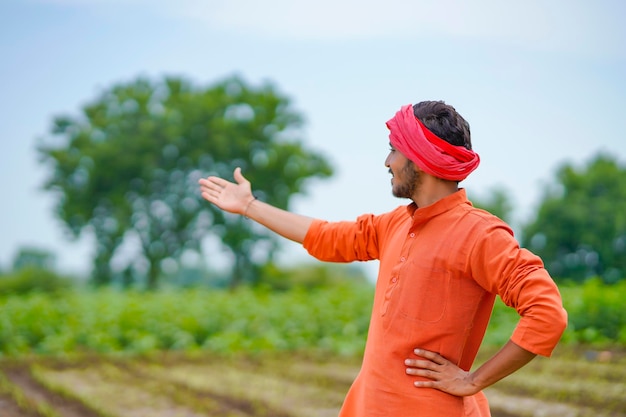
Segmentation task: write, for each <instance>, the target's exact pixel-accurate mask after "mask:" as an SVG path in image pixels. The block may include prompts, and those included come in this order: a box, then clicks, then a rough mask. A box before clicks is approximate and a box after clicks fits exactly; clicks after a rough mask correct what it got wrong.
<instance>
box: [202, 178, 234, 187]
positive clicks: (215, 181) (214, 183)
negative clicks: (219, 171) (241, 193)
mask: <svg viewBox="0 0 626 417" xmlns="http://www.w3.org/2000/svg"><path fill="white" fill-rule="evenodd" d="M198 182H199V183H200V185H203V186H205V187H207V188H210V189H215V188H216V187H218V188H225V187H226V186H227V185H228V184H230V182H228V181H226V180H225V179H223V178H220V177H208V178H201V179H199V180H198Z"/></svg>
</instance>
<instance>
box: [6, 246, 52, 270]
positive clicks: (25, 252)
mask: <svg viewBox="0 0 626 417" xmlns="http://www.w3.org/2000/svg"><path fill="white" fill-rule="evenodd" d="M55 263H56V256H55V255H54V254H53V253H52V252H50V251H48V250H46V249H40V248H35V247H22V248H20V249H19V250H18V251H17V253H16V254H15V257H14V258H13V271H18V270H20V269H23V268H25V267H35V268H39V269H48V270H52V269H54V267H55Z"/></svg>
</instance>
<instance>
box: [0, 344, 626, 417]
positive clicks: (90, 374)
mask: <svg viewBox="0 0 626 417" xmlns="http://www.w3.org/2000/svg"><path fill="white" fill-rule="evenodd" d="M358 369H359V361H358V358H356V357H337V356H334V357H329V356H325V357H322V356H317V355H306V354H302V353H300V354H294V353H292V354H281V355H270V354H264V355H260V356H259V355H256V356H240V355H237V356H219V355H210V354H206V353H202V354H181V353H159V354H152V355H142V356H133V357H124V356H115V355H98V356H81V357H73V358H65V359H59V358H54V359H53V358H30V359H21V360H11V361H3V362H0V370H1V373H0V411H1V412H0V415H2V417H140V416H150V417H203V416H232V417H251V416H259V417H262V416H267V417H270V416H271V417H331V416H336V415H337V413H338V410H339V407H340V406H341V401H342V399H343V397H344V395H345V393H346V392H347V390H348V387H349V385H350V383H351V381H352V380H353V378H354V377H355V375H356V373H357V372H358ZM486 393H487V396H488V398H489V399H490V402H491V405H492V413H493V416H494V417H540V416H558V417H592V416H593V417H626V355H625V354H624V352H619V351H616V350H613V351H608V350H607V351H584V352H574V351H571V350H567V351H564V350H559V352H557V353H556V355H555V356H554V357H553V358H550V359H546V358H537V359H536V360H535V361H534V362H531V364H530V365H528V366H527V367H526V368H525V369H523V370H522V371H520V372H518V373H516V374H514V375H512V376H510V377H509V378H507V379H505V380H503V381H501V382H499V383H497V384H496V385H494V386H493V387H491V388H489V389H488V390H487V391H486Z"/></svg>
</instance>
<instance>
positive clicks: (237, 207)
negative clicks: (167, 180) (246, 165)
mask: <svg viewBox="0 0 626 417" xmlns="http://www.w3.org/2000/svg"><path fill="white" fill-rule="evenodd" d="M233 177H234V178H235V181H236V182H237V183H233V182H230V181H226V180H225V179H223V178H219V177H208V178H202V179H200V180H199V181H198V183H199V184H200V192H201V194H202V198H204V199H205V200H207V201H209V202H210V203H213V204H215V205H216V206H217V207H219V208H220V209H222V210H224V211H228V212H230V213H237V214H244V212H245V210H246V207H247V206H248V204H249V203H250V202H251V201H252V200H254V196H253V195H252V189H251V186H250V181H248V180H247V179H246V178H245V177H244V176H243V175H242V174H241V168H239V167H237V168H235V171H234V173H233Z"/></svg>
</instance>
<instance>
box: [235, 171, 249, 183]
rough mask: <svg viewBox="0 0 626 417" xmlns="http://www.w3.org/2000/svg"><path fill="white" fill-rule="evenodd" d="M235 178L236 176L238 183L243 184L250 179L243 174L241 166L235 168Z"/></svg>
mask: <svg viewBox="0 0 626 417" xmlns="http://www.w3.org/2000/svg"><path fill="white" fill-rule="evenodd" d="M233 178H235V181H237V184H242V183H244V182H246V181H248V180H246V178H245V177H244V176H243V175H242V174H241V168H240V167H237V168H235V172H233Z"/></svg>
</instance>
